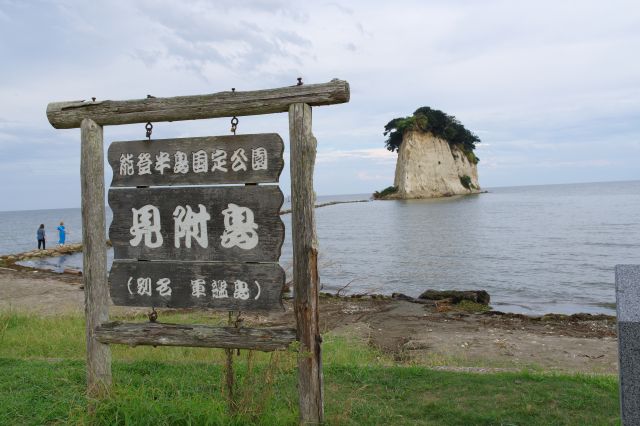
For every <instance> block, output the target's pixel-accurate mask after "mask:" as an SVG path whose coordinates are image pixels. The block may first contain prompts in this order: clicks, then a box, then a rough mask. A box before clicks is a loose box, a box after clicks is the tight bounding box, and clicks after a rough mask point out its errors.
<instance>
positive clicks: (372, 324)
mask: <svg viewBox="0 0 640 426" xmlns="http://www.w3.org/2000/svg"><path fill="white" fill-rule="evenodd" d="M81 284H82V278H81V277H79V276H73V275H67V274H55V273H50V272H46V271H37V272H34V271H29V270H19V271H12V270H9V269H5V268H0V310H6V309H14V310H16V311H22V312H32V313H36V314H38V315H59V314H64V313H70V312H77V313H82V312H83V310H84V292H83V290H82V288H81ZM285 305H286V311H285V312H283V313H276V314H272V315H269V316H259V315H251V314H245V315H244V317H245V318H246V322H245V324H251V323H257V324H273V325H283V324H289V325H293V312H292V307H291V304H290V303H289V302H287V303H285ZM320 309H321V310H320V315H321V326H322V329H323V331H324V332H327V331H331V332H332V333H333V334H335V335H341V336H348V337H350V338H353V339H359V340H361V341H363V342H366V343H367V344H369V345H371V346H373V347H376V348H379V349H380V350H382V351H383V352H385V353H386V354H389V355H390V356H392V357H393V359H394V360H396V361H398V362H408V363H416V364H424V365H430V366H443V367H442V368H450V369H466V370H473V371H495V370H496V369H497V370H500V369H506V370H511V369H518V370H519V369H523V368H532V369H543V370H547V371H570V372H585V373H616V372H617V340H616V334H615V319H614V318H612V317H606V316H589V315H580V316H573V317H565V316H546V317H543V318H530V317H525V316H522V315H504V314H499V313H482V314H468V313H460V312H444V313H442V312H436V310H435V308H434V307H433V306H429V305H421V304H416V303H410V302H405V301H398V300H389V299H349V298H335V297H322V298H321V308H320ZM132 310H135V309H131V308H116V307H114V309H113V310H112V314H113V315H118V314H124V313H126V312H130V311H132ZM144 311H148V309H146V310H144ZM452 366H454V367H452ZM460 366H463V367H460Z"/></svg>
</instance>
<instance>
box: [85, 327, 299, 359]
mask: <svg viewBox="0 0 640 426" xmlns="http://www.w3.org/2000/svg"><path fill="white" fill-rule="evenodd" d="M95 337H96V339H97V340H98V341H99V342H101V343H107V344H123V345H129V346H138V345H149V346H191V347H201V348H226V349H252V350H258V351H264V352H270V351H275V350H279V349H286V348H287V347H288V346H289V345H290V344H291V343H293V342H294V341H295V340H296V330H295V329H292V328H284V327H271V328H245V327H241V328H235V327H214V326H210V325H190V324H164V323H151V322H149V323H121V322H117V321H116V322H108V323H105V324H102V325H100V326H98V327H97V328H96V331H95Z"/></svg>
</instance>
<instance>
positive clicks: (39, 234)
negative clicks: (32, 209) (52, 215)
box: [36, 223, 47, 250]
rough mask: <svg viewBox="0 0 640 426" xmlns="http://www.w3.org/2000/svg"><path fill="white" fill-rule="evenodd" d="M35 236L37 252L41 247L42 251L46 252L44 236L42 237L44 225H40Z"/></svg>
mask: <svg viewBox="0 0 640 426" xmlns="http://www.w3.org/2000/svg"><path fill="white" fill-rule="evenodd" d="M36 236H37V237H38V250H40V247H42V250H46V249H47V248H46V246H45V235H44V223H42V224H40V228H38V231H37V232H36Z"/></svg>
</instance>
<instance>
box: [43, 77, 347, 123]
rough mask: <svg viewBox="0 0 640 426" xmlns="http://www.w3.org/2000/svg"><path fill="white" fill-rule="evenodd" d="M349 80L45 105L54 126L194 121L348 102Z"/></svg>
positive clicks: (50, 121)
mask: <svg viewBox="0 0 640 426" xmlns="http://www.w3.org/2000/svg"><path fill="white" fill-rule="evenodd" d="M349 96H350V94H349V83H347V82H346V81H344V80H338V79H333V80H331V81H330V82H328V83H322V84H303V85H301V86H289V87H281V88H277V89H268V90H255V91H248V92H239V91H236V92H231V91H227V92H219V93H213V94H208V95H197V96H178V97H173V98H150V99H135V100H127V101H109V100H105V101H98V102H85V101H71V102H54V103H50V104H49V105H48V106H47V118H48V119H49V123H51V125H52V126H53V127H55V128H56V129H71V128H75V127H80V123H81V122H82V119H84V118H86V117H91V118H92V119H93V120H94V121H96V122H97V123H99V124H101V125H103V126H106V125H114V124H133V123H146V122H148V121H150V122H160V121H180V120H197V119H203V118H215V117H231V116H234V115H235V116H244V115H259V114H270V113H275V112H286V111H288V110H289V105H291V104H294V103H299V102H304V103H307V104H309V105H314V106H319V105H332V104H340V103H345V102H349Z"/></svg>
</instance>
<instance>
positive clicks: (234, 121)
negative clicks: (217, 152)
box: [231, 115, 238, 136]
mask: <svg viewBox="0 0 640 426" xmlns="http://www.w3.org/2000/svg"><path fill="white" fill-rule="evenodd" d="M237 128H238V117H236V116H235V115H234V116H233V118H232V119H231V132H232V133H233V134H234V136H235V134H236V129H237Z"/></svg>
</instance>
